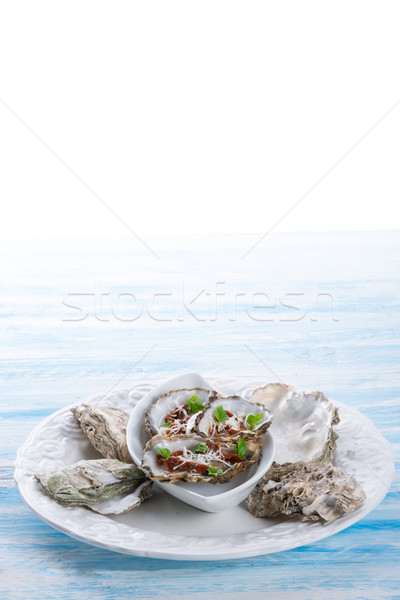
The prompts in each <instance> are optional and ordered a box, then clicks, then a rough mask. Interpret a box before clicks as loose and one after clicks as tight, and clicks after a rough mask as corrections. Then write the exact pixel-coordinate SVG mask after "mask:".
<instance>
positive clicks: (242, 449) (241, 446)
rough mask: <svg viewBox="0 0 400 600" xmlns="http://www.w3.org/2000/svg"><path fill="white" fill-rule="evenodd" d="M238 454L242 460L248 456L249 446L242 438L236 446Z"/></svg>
mask: <svg viewBox="0 0 400 600" xmlns="http://www.w3.org/2000/svg"><path fill="white" fill-rule="evenodd" d="M236 452H237V455H238V456H240V457H241V458H244V457H245V456H246V454H247V444H246V441H245V440H244V439H243V438H241V439H240V440H239V441H238V444H237V446H236Z"/></svg>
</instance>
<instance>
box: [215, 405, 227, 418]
mask: <svg viewBox="0 0 400 600" xmlns="http://www.w3.org/2000/svg"><path fill="white" fill-rule="evenodd" d="M214 418H215V419H217V421H219V422H220V423H225V421H226V420H227V418H228V415H227V414H226V412H225V411H224V407H223V406H222V404H220V405H219V406H217V408H216V409H215V410H214Z"/></svg>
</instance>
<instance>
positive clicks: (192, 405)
mask: <svg viewBox="0 0 400 600" xmlns="http://www.w3.org/2000/svg"><path fill="white" fill-rule="evenodd" d="M198 399H199V397H198V396H197V394H194V395H193V396H192V397H191V398H189V400H188V401H187V405H188V409H189V412H191V413H192V415H194V414H196V413H198V412H200V411H201V410H203V408H204V404H202V403H201V402H197V400H198Z"/></svg>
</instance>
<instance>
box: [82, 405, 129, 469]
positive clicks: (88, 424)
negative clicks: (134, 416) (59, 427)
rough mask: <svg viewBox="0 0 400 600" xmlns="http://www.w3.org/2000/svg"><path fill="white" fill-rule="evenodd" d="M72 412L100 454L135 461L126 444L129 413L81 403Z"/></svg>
mask: <svg viewBox="0 0 400 600" xmlns="http://www.w3.org/2000/svg"><path fill="white" fill-rule="evenodd" d="M71 412H72V414H73V415H74V417H75V418H76V420H77V421H78V422H79V424H80V426H81V428H82V431H83V432H84V434H85V435H86V436H87V437H88V438H89V440H90V443H91V444H92V446H94V447H95V448H96V450H98V452H100V454H102V455H103V456H104V457H106V458H115V459H117V460H120V461H122V462H125V463H132V462H133V460H132V458H131V455H130V454H129V450H128V446H127V444H126V426H127V424H128V421H129V415H128V413H126V412H124V411H123V410H120V409H119V408H110V407H109V406H98V405H95V404H80V405H79V406H74V407H73V408H71Z"/></svg>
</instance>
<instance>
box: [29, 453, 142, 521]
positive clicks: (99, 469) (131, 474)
mask: <svg viewBox="0 0 400 600" xmlns="http://www.w3.org/2000/svg"><path fill="white" fill-rule="evenodd" d="M35 478H36V479H37V481H38V482H39V484H40V486H41V488H42V489H43V491H44V492H46V494H48V495H49V496H51V498H53V499H54V500H56V501H57V502H59V503H60V504H62V505H64V506H88V507H89V508H91V509H92V510H94V511H95V512H100V513H102V514H118V513H121V512H126V511H127V510H130V509H131V508H134V507H136V506H139V505H140V503H141V502H142V501H143V500H145V499H146V498H148V497H149V496H151V493H152V492H151V488H152V482H151V481H149V479H147V478H146V476H145V475H144V473H143V472H142V471H141V470H140V469H139V468H138V467H137V466H136V465H133V464H127V463H123V462H121V461H119V460H115V459H109V458H103V459H99V460H81V461H79V462H77V463H75V464H72V465H68V466H66V467H64V468H61V469H56V470H54V471H49V472H47V473H37V474H36V475H35Z"/></svg>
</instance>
